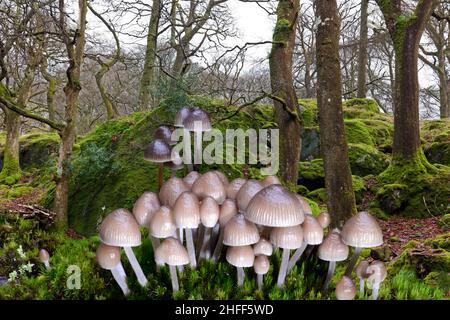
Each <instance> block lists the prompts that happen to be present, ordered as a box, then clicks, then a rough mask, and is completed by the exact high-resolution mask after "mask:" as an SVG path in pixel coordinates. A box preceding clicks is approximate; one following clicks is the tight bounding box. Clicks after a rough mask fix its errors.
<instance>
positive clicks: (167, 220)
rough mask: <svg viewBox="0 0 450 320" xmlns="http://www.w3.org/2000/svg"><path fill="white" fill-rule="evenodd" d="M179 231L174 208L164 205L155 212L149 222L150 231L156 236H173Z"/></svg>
mask: <svg viewBox="0 0 450 320" xmlns="http://www.w3.org/2000/svg"><path fill="white" fill-rule="evenodd" d="M176 231H177V226H176V225H175V220H174V219H173V215H172V210H170V208H169V207H166V206H162V207H161V208H159V210H157V211H156V212H155V214H154V215H153V217H152V219H151V220H150V223H149V232H150V234H151V235H152V236H153V237H155V238H168V237H172V236H173V235H174V234H175V233H176Z"/></svg>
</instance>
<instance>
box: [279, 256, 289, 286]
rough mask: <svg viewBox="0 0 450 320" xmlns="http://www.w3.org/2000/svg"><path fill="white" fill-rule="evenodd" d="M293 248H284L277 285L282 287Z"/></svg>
mask: <svg viewBox="0 0 450 320" xmlns="http://www.w3.org/2000/svg"><path fill="white" fill-rule="evenodd" d="M290 252H291V250H289V249H283V255H282V257H281V265H280V271H279V272H278V281H277V285H278V286H279V287H280V288H281V287H283V285H284V279H285V278H286V270H287V265H288V262H289V254H290Z"/></svg>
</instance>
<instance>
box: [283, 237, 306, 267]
mask: <svg viewBox="0 0 450 320" xmlns="http://www.w3.org/2000/svg"><path fill="white" fill-rule="evenodd" d="M307 245H308V244H307V243H306V241H303V243H302V246H301V247H300V248H298V249H297V250H295V252H294V255H293V256H292V258H291V259H290V260H289V263H288V267H287V274H289V273H290V272H291V270H292V268H294V266H295V264H296V263H297V261H298V260H299V259H300V257H301V256H302V254H303V252H304V251H305V249H306V246H307Z"/></svg>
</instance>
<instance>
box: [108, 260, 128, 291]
mask: <svg viewBox="0 0 450 320" xmlns="http://www.w3.org/2000/svg"><path fill="white" fill-rule="evenodd" d="M119 266H120V267H122V264H121V263H120V262H119V264H118V265H117V266H115V267H114V268H113V269H111V273H112V275H113V278H114V280H116V282H117V284H118V285H119V287H120V289H122V292H123V295H124V296H128V295H129V294H130V289H129V288H128V285H127V281H126V278H125V277H124V275H123V274H122V271H121V270H120V267H119ZM122 270H123V267H122Z"/></svg>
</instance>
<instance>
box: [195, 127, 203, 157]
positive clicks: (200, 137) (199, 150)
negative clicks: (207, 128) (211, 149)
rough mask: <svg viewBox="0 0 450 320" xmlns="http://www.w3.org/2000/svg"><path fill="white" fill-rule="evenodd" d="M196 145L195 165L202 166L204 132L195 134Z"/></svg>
mask: <svg viewBox="0 0 450 320" xmlns="http://www.w3.org/2000/svg"><path fill="white" fill-rule="evenodd" d="M194 137H195V144H194V163H195V164H202V153H203V152H202V150H203V148H202V143H203V132H201V131H198V132H194Z"/></svg>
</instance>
